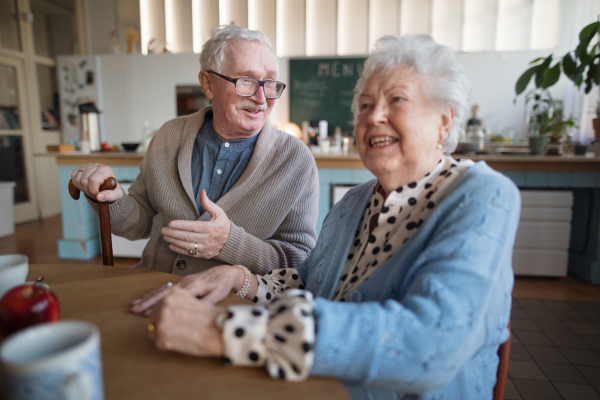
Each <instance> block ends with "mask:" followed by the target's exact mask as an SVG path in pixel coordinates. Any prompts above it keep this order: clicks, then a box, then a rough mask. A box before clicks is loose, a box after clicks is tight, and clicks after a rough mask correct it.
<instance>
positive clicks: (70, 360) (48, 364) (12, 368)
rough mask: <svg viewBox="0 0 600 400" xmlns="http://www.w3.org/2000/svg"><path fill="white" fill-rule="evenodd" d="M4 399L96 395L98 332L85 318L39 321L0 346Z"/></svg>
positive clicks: (98, 398) (99, 394)
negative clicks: (52, 321)
mask: <svg viewBox="0 0 600 400" xmlns="http://www.w3.org/2000/svg"><path fill="white" fill-rule="evenodd" d="M0 363H1V368H2V387H3V390H4V396H5V398H6V400H38V399H45V400H58V399H61V400H62V399H66V400H102V399H104V388H103V382H102V360H101V357H100V331H99V330H98V328H97V327H96V326H95V325H94V324H91V323H89V322H85V321H59V322H56V323H51V322H50V323H44V324H40V325H36V326H33V327H31V328H28V329H25V330H22V331H20V332H18V333H15V334H13V335H11V336H9V337H8V338H7V339H6V340H4V342H2V345H1V346H0Z"/></svg>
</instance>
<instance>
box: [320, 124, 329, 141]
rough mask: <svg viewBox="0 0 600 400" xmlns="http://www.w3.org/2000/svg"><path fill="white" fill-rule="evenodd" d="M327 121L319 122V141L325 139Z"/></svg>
mask: <svg viewBox="0 0 600 400" xmlns="http://www.w3.org/2000/svg"><path fill="white" fill-rule="evenodd" d="M327 133H328V132H327V121H325V120H324V119H323V120H321V121H319V136H320V137H321V139H327Z"/></svg>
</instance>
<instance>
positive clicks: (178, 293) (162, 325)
mask: <svg viewBox="0 0 600 400" xmlns="http://www.w3.org/2000/svg"><path fill="white" fill-rule="evenodd" d="M224 310H225V309H224V308H220V307H214V306H212V305H209V304H206V303H203V302H201V301H198V299H196V298H195V297H194V296H193V295H192V294H190V292H188V291H186V290H184V289H182V288H179V287H173V288H171V291H170V294H169V295H168V296H166V297H165V298H164V299H162V300H161V301H160V302H159V303H158V304H157V305H156V307H154V308H153V310H152V313H151V315H150V319H151V322H150V325H149V332H148V334H149V336H150V340H152V341H154V344H155V345H156V347H157V348H158V349H160V350H171V351H177V352H179V353H183V354H188V355H191V356H200V357H222V356H223V352H224V350H223V334H222V331H221V329H220V328H218V327H217V325H216V324H215V321H216V318H217V316H218V315H219V314H220V313H222V312H223V311H224Z"/></svg>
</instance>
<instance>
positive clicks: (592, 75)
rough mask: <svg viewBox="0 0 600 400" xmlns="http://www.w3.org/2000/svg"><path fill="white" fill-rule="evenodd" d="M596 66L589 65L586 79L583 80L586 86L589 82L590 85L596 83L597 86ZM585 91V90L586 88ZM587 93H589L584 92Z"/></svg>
mask: <svg viewBox="0 0 600 400" xmlns="http://www.w3.org/2000/svg"><path fill="white" fill-rule="evenodd" d="M597 67H598V64H596V65H594V64H592V65H590V67H589V68H588V70H587V78H586V80H585V82H586V84H587V83H588V81H589V84H590V85H593V82H596V84H598V68H597ZM586 89H587V88H586ZM586 93H589V92H586Z"/></svg>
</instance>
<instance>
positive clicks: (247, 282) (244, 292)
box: [234, 265, 252, 298]
mask: <svg viewBox="0 0 600 400" xmlns="http://www.w3.org/2000/svg"><path fill="white" fill-rule="evenodd" d="M234 267H238V268H241V269H243V270H244V274H245V275H246V279H245V280H244V286H242V288H241V289H240V290H239V291H238V292H237V293H236V294H237V295H238V296H240V297H242V298H244V297H246V295H247V294H248V292H249V291H250V278H251V275H252V273H251V272H250V270H249V269H248V268H246V267H244V266H243V265H234Z"/></svg>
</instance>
